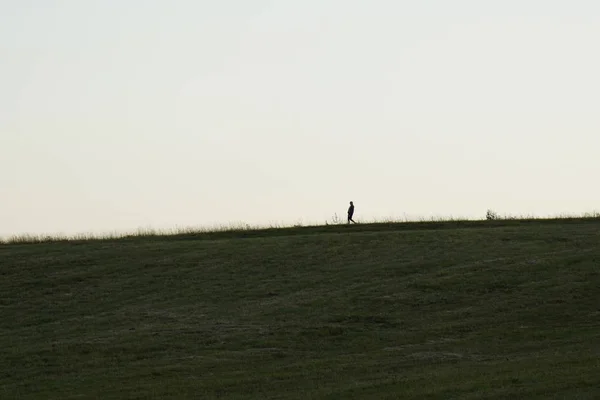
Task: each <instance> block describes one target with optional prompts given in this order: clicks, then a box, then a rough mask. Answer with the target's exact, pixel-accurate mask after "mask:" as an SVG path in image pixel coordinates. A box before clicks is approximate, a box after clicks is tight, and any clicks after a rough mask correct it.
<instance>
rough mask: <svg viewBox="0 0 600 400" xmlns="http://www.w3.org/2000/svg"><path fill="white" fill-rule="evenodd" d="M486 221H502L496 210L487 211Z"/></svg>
mask: <svg viewBox="0 0 600 400" xmlns="http://www.w3.org/2000/svg"><path fill="white" fill-rule="evenodd" d="M485 219H487V220H488V221H496V220H499V219H500V216H499V215H498V213H497V212H496V211H494V210H487V213H486V214H485Z"/></svg>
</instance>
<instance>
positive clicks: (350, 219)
mask: <svg viewBox="0 0 600 400" xmlns="http://www.w3.org/2000/svg"><path fill="white" fill-rule="evenodd" d="M353 215H354V203H353V202H350V208H348V223H350V221H352V222H354V223H356V221H354V220H353V219H352V216H353Z"/></svg>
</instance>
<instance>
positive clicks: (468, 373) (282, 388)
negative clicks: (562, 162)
mask: <svg viewBox="0 0 600 400" xmlns="http://www.w3.org/2000/svg"><path fill="white" fill-rule="evenodd" d="M599 267H600V220H598V219H589V220H584V219H580V220H577V219H573V220H554V221H500V222H496V221H493V222H448V223H441V222H440V223H413V224H374V225H356V226H329V227H312V228H290V229H277V230H263V231H244V232H221V233H212V234H210V233H205V234H197V235H193V234H189V235H180V236H165V237H161V236H155V237H129V238H124V239H120V240H88V241H57V242H46V243H38V244H2V245H0V312H1V319H0V367H1V368H0V398H2V399H82V398H86V399H87V398H99V399H100V398H101V399H169V398H172V399H185V398H190V399H191V398H193V399H211V398H221V399H245V398H256V399H352V398H357V399H365V398H372V399H400V398H402V399H404V398H406V399H452V398H460V399H480V398H487V399H503V398H526V399H598V398H600V268H599Z"/></svg>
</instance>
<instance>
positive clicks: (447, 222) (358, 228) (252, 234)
mask: <svg viewBox="0 0 600 400" xmlns="http://www.w3.org/2000/svg"><path fill="white" fill-rule="evenodd" d="M565 223H573V224H583V223H597V224H600V217H599V216H595V215H594V216H589V217H588V216H583V217H550V218H522V219H519V218H510V219H499V220H468V219H456V220H454V219H440V220H432V221H386V222H369V223H360V224H356V225H347V224H325V225H309V226H287V227H280V226H275V227H253V226H249V225H245V226H234V227H230V228H220V229H212V230H210V229H202V228H181V229H175V230H167V231H162V230H154V229H140V230H138V231H137V232H134V233H123V234H118V233H114V234H107V235H102V234H76V235H71V236H68V235H31V234H23V235H15V236H12V237H9V238H6V239H2V238H0V245H27V244H44V243H46V244H48V243H65V242H68V243H72V244H82V243H87V242H117V241H128V242H130V241H138V240H143V241H164V240H169V241H171V240H222V239H243V238H258V237H281V236H297V235H315V234H342V233H352V232H362V233H365V232H383V231H411V230H440V229H464V228H499V227H518V226H522V225H531V224H543V225H546V224H565Z"/></svg>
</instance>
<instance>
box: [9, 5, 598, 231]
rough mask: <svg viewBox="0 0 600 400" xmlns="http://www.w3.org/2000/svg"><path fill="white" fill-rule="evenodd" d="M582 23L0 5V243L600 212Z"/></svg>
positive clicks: (573, 8) (581, 9)
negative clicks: (242, 226)
mask: <svg viewBox="0 0 600 400" xmlns="http://www.w3.org/2000/svg"><path fill="white" fill-rule="evenodd" d="M599 43H600V2H598V1H594V0H570V1H567V0H560V1H558V0H503V1H491V0H488V1H485V0H452V1H450V0H419V1H416V0H396V1H393V0H389V1H386V0H371V1H367V0H361V1H358V0H354V1H352V0H302V1H300V0H294V1H292V0H273V1H268V0H220V1H214V0H211V1H207V0H206V1H205V0H174V1H165V0H162V1H158V0H143V1H142V0H139V1H134V0H103V1H92V0H87V1H86V0H27V1H25V0H0V235H9V234H17V233H25V232H29V233H58V232H63V233H76V232H105V231H119V230H135V229H136V228H138V227H149V226H151V227H155V228H170V227H174V226H197V225H208V226H212V225H215V224H223V225H227V224H229V223H238V222H245V223H249V224H265V225H267V224H270V223H284V224H293V223H298V222H303V223H324V222H325V220H328V219H331V217H332V216H333V215H334V214H335V213H337V214H338V215H340V216H342V217H344V216H345V215H344V214H345V212H346V209H347V206H348V202H349V201H350V200H353V201H354V203H355V205H356V217H357V218H358V219H359V220H363V221H364V220H370V219H373V218H385V217H398V218H404V216H405V215H406V216H409V217H411V218H412V217H419V216H423V217H429V216H432V215H436V216H462V217H483V216H484V215H485V211H486V210H487V209H488V208H491V209H494V210H496V211H497V212H499V213H502V214H503V213H510V214H535V215H540V216H543V215H550V214H560V213H582V212H586V211H593V210H598V209H600V185H599V184H598V174H599V172H600V162H598V159H597V153H598V151H599V149H600V119H599V117H600V114H599V112H600V72H599V71H600V51H599V50H598V44H599Z"/></svg>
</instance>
